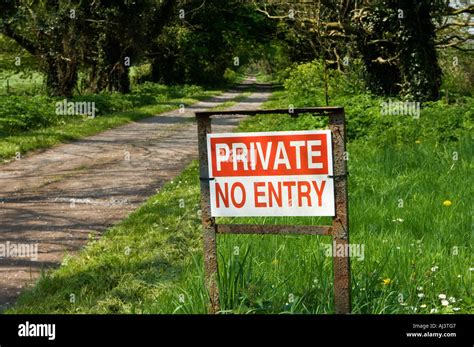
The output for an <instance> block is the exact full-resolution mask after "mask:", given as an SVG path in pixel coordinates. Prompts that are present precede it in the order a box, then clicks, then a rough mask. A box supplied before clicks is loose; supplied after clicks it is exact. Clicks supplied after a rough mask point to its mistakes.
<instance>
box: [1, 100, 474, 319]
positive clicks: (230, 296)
mask: <svg viewBox="0 0 474 347" xmlns="http://www.w3.org/2000/svg"><path fill="white" fill-rule="evenodd" d="M280 96H281V95H280ZM272 102H273V103H275V101H274V100H273V101H270V103H269V104H267V106H268V105H270V106H274V105H272ZM270 127H271V128H277V129H279V130H280V129H282V128H283V129H284V128H288V127H290V125H288V124H286V123H285V121H284V120H282V119H280V120H278V118H277V117H267V118H263V117H252V118H250V119H248V120H246V121H244V122H243V123H241V126H240V129H239V130H241V131H257V130H260V129H268V128H270ZM290 128H291V129H292V130H296V129H307V128H308V124H307V123H306V120H305V119H304V118H302V120H301V121H298V122H292V123H291V127H290ZM473 148H474V147H473V142H472V138H471V136H469V134H465V135H464V136H462V138H461V140H460V141H451V142H445V143H442V144H440V143H438V142H428V141H426V142H425V141H423V142H418V143H415V142H412V143H409V144H406V143H405V144H397V145H393V146H385V147H383V146H379V145H378V144H377V143H373V142H370V141H362V140H356V141H354V142H351V143H349V144H348V151H349V153H350V160H349V172H350V173H351V174H350V177H349V201H350V206H349V212H350V217H349V220H350V223H351V224H350V226H351V243H354V244H358V245H360V246H361V247H363V248H361V249H363V252H362V253H360V254H359V256H358V257H355V258H353V259H352V277H353V279H352V302H353V311H354V312H355V313H372V314H379V313H473V312H474V310H473V301H472V295H471V294H472V271H473V268H472V249H471V247H472V232H471V230H472V229H471V224H472V221H471V217H470V216H471V212H472V205H473V201H472V196H473V192H472V187H471V185H469V184H466V182H469V179H470V176H471V172H472V168H473V164H472V162H473V161H472V157H473ZM454 152H456V153H458V154H459V156H458V157H457V159H456V160H454V159H453V158H454V157H453V153H454ZM234 221H236V219H232V220H230V222H234ZM238 222H239V223H256V224H275V223H301V224H307V223H311V224H316V223H317V224H320V223H323V222H325V221H324V220H320V219H318V218H291V219H286V218H239V219H238ZM218 242H219V250H220V253H219V264H220V274H219V287H220V289H221V302H222V309H223V311H224V312H233V313H282V312H285V313H332V312H334V307H333V300H332V295H333V294H332V258H330V257H327V256H326V250H327V247H328V245H329V244H330V239H328V238H326V237H323V236H316V237H315V236H276V235H264V236H255V235H251V236H250V235H222V236H220V237H219V238H218ZM443 295H445V296H446V301H442V300H441V299H440V296H441V297H443ZM72 298H74V300H72ZM206 307H207V294H206V291H205V289H204V285H203V281H202V245H201V227H200V218H199V180H198V170H197V163H193V164H192V165H191V166H190V167H188V168H187V169H186V170H185V171H184V172H183V173H182V174H181V175H179V176H178V177H177V178H175V179H174V180H173V181H171V182H170V183H168V184H167V185H166V186H165V187H164V188H163V190H162V191H161V192H160V193H159V194H157V195H155V196H153V197H152V198H150V199H149V200H148V202H147V203H146V204H144V205H143V206H142V207H141V208H139V209H138V210H136V211H135V212H134V213H132V214H131V215H130V216H129V217H128V218H126V219H125V220H124V221H122V222H121V223H120V224H119V225H117V226H115V227H113V228H111V229H110V230H108V231H107V232H106V233H105V234H104V235H103V236H102V237H101V238H100V239H93V238H92V237H91V241H90V242H89V244H88V245H87V247H86V248H85V249H84V250H83V251H81V252H80V254H79V255H78V256H74V257H66V258H65V260H64V262H63V265H62V266H61V268H59V269H58V270H55V271H50V272H47V273H44V274H43V275H42V277H41V278H40V280H39V281H38V283H37V284H36V286H34V287H33V288H31V289H29V290H26V291H25V292H24V293H23V294H22V295H21V297H20V299H19V301H18V303H17V304H16V306H15V307H14V308H12V309H10V310H8V313H206V312H207V310H206Z"/></svg>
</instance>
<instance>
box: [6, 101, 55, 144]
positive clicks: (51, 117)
mask: <svg viewBox="0 0 474 347" xmlns="http://www.w3.org/2000/svg"><path fill="white" fill-rule="evenodd" d="M57 120H58V116H57V115H56V113H55V107H54V104H53V102H52V100H51V99H50V98H48V97H45V96H34V97H24V96H0V135H11V134H14V133H18V132H21V131H27V130H31V129H35V128H40V127H44V126H48V125H51V124H54V123H56V122H57Z"/></svg>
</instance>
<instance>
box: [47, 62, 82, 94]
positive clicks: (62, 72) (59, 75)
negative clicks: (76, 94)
mask: <svg viewBox="0 0 474 347" xmlns="http://www.w3.org/2000/svg"><path fill="white" fill-rule="evenodd" d="M46 64H47V66H46V90H47V93H48V95H49V96H64V97H66V98H70V97H72V94H73V91H74V88H75V86H76V82H77V64H76V62H75V61H73V60H66V59H61V58H51V59H48V60H47V61H46Z"/></svg>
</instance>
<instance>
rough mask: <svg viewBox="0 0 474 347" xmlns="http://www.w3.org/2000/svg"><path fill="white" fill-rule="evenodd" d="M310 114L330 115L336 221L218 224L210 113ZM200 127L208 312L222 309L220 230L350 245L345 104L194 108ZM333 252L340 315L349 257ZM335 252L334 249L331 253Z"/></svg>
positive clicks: (346, 306) (346, 307)
mask: <svg viewBox="0 0 474 347" xmlns="http://www.w3.org/2000/svg"><path fill="white" fill-rule="evenodd" d="M303 113H310V114H312V115H313V116H321V117H323V116H326V117H329V129H330V130H331V133H332V147H333V165H334V168H333V175H334V193H335V205H336V206H335V210H336V215H335V216H334V217H333V221H332V225H251V224H217V223H216V220H215V218H214V217H211V201H210V188H209V170H208V153H207V134H209V133H211V131H212V129H211V117H212V116H219V115H249V116H255V115H257V114H289V115H290V116H292V117H298V116H299V115H300V114H303ZM195 115H196V120H197V125H198V147H199V175H200V180H201V219H202V226H203V242H204V272H205V283H206V287H207V290H208V292H209V299H210V305H209V311H210V312H211V313H217V312H219V307H220V305H219V290H218V286H217V276H218V264H217V234H300V235H330V236H332V245H333V247H338V248H343V249H344V250H347V249H348V247H349V219H348V217H349V216H348V204H347V167H346V156H345V152H346V132H345V116H344V108H343V107H309V108H296V109H291V110H290V109H274V110H244V111H206V112H196V113H195ZM342 253H343V254H344V255H343V256H333V269H334V304H335V309H336V313H338V314H346V313H350V312H351V278H350V258H349V257H348V256H347V252H345V251H344V252H342ZM334 254H337V253H336V252H333V255H334Z"/></svg>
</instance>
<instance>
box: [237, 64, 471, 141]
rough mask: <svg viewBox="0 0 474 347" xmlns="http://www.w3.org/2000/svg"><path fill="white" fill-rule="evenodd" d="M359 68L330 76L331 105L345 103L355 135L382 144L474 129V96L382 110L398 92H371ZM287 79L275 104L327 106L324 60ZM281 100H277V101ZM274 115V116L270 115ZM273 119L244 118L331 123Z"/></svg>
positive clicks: (315, 122)
mask: <svg viewBox="0 0 474 347" xmlns="http://www.w3.org/2000/svg"><path fill="white" fill-rule="evenodd" d="M358 73H359V72H358V69H357V67H355V68H352V70H351V71H349V72H348V73H346V74H342V73H340V72H338V71H334V70H332V71H329V73H328V76H330V79H329V81H328V85H329V96H330V105H333V106H343V107H344V108H345V113H346V129H347V137H348V140H349V141H353V140H357V139H361V140H367V141H374V142H376V143H378V144H380V145H385V144H399V143H415V142H418V141H434V142H437V143H441V142H446V141H458V140H460V139H461V137H462V136H463V135H465V134H467V133H470V132H472V130H473V114H474V111H473V110H474V98H471V97H468V96H465V97H462V98H461V97H458V98H457V100H456V103H455V104H447V103H446V102H445V101H444V100H440V101H436V102H426V103H424V104H423V105H421V110H420V117H419V118H415V117H413V116H411V115H389V114H382V104H383V103H384V102H388V101H392V102H397V101H401V100H397V99H394V98H382V97H377V96H374V95H371V94H370V93H368V92H366V91H365V90H364V87H363V85H361V84H358V82H357V81H358V78H357V76H356V75H357V74H358ZM289 76H290V77H289V78H288V80H287V81H286V82H285V84H284V86H285V92H284V93H278V94H276V95H278V97H279V99H278V100H272V101H271V102H272V106H273V107H275V106H276V107H283V108H286V107H288V103H289V104H293V105H294V106H295V107H302V106H323V105H325V96H324V77H323V76H324V70H323V67H322V66H321V64H320V63H318V62H311V63H305V64H301V65H299V66H297V67H295V68H293V69H292V70H291V71H290V74H289ZM275 101H276V102H275ZM267 118H268V117H267ZM271 118H272V119H265V117H258V118H256V119H255V120H254V121H251V122H248V123H246V124H244V128H247V129H249V130H251V129H252V128H253V125H252V122H254V123H255V126H256V127H260V128H262V127H263V128H265V129H266V130H288V129H291V130H302V129H316V128H321V127H324V126H326V124H327V123H325V122H322V121H321V118H319V117H314V119H311V117H309V118H308V117H300V118H298V119H296V120H295V119H292V118H290V117H286V116H273V117H271Z"/></svg>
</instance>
